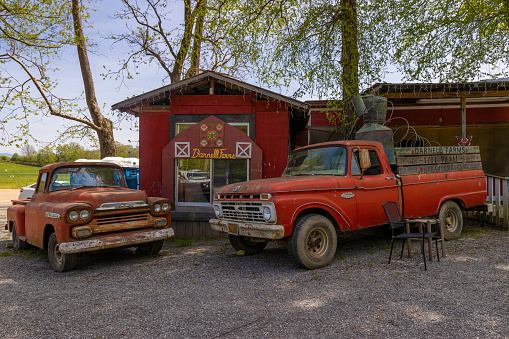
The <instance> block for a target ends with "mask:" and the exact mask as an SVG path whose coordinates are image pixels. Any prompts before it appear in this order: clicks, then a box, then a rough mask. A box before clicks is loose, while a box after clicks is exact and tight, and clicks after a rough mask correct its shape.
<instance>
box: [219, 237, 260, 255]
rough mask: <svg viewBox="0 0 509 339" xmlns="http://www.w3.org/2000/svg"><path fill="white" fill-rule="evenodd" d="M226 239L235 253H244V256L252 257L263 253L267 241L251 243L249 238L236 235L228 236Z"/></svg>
mask: <svg viewBox="0 0 509 339" xmlns="http://www.w3.org/2000/svg"><path fill="white" fill-rule="evenodd" d="M228 239H229V240H230V244H232V247H233V248H234V249H235V251H244V252H246V255H253V254H257V253H260V252H261V251H263V249H264V248H265V246H267V242H268V241H267V240H265V241H262V242H260V241H253V240H252V239H251V238H250V237H243V236H238V235H232V234H228Z"/></svg>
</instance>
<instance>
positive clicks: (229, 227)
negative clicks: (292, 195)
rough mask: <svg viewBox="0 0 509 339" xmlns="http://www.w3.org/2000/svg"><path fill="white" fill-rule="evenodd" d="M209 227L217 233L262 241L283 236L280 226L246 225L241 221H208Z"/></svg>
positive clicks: (283, 231)
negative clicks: (260, 239)
mask: <svg viewBox="0 0 509 339" xmlns="http://www.w3.org/2000/svg"><path fill="white" fill-rule="evenodd" d="M209 223H210V227H212V229H213V230H216V231H219V232H225V233H228V234H233V235H240V236H245V237H253V238H262V239H271V240H276V239H281V238H283V237H284V236H285V228H284V227H283V226H282V225H273V224H264V223H247V222H242V221H231V220H220V219H210V220H209Z"/></svg>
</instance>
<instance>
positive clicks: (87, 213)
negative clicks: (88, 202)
mask: <svg viewBox="0 0 509 339" xmlns="http://www.w3.org/2000/svg"><path fill="white" fill-rule="evenodd" d="M89 217H90V211H89V210H81V211H80V218H81V219H83V220H87V219H88V218H89Z"/></svg>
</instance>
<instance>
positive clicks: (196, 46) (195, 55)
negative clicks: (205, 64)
mask: <svg viewBox="0 0 509 339" xmlns="http://www.w3.org/2000/svg"><path fill="white" fill-rule="evenodd" d="M196 7H197V8H198V17H197V19H196V24H195V26H194V41H193V49H192V51H191V66H190V67H189V70H188V71H187V74H186V78H189V77H192V76H193V75H197V74H198V73H200V54H201V43H202V35H203V23H204V21H205V14H206V11H207V0H200V1H199V2H198V3H197V4H196Z"/></svg>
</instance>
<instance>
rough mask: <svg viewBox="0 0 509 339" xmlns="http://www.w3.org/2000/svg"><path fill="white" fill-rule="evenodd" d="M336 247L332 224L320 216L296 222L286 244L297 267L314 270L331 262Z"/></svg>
mask: <svg viewBox="0 0 509 339" xmlns="http://www.w3.org/2000/svg"><path fill="white" fill-rule="evenodd" d="M337 246H338V239H337V235H336V230H335V229H334V225H332V222H331V221H330V220H329V219H327V218H326V217H324V216H322V215H318V214H310V215H306V216H304V217H303V218H301V219H300V220H298V221H297V223H296V226H295V228H294V230H293V233H292V235H291V237H290V240H289V242H288V253H289V254H290V257H292V258H293V260H295V262H296V263H297V265H298V266H301V267H305V268H308V269H315V268H319V267H323V266H327V265H328V264H329V263H330V262H331V261H332V259H333V258H334V255H335V254H336V248H337Z"/></svg>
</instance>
